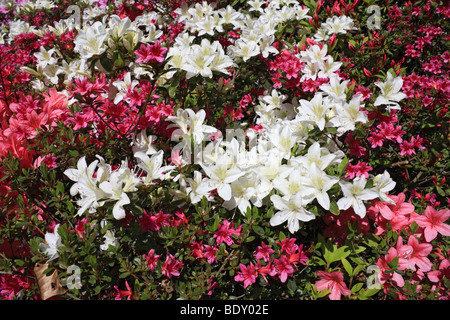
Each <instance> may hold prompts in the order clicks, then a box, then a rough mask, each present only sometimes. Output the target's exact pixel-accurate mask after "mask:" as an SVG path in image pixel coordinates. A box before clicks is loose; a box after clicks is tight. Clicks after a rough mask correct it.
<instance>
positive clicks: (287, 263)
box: [234, 238, 308, 289]
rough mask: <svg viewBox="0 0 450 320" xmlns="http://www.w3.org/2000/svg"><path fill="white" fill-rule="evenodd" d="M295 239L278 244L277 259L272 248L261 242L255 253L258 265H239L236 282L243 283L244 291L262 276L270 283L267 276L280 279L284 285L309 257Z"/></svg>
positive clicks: (287, 239)
mask: <svg viewBox="0 0 450 320" xmlns="http://www.w3.org/2000/svg"><path fill="white" fill-rule="evenodd" d="M295 240H296V239H295V238H286V239H284V240H282V241H281V242H280V241H278V242H277V244H278V245H280V250H279V258H275V257H274V256H273V254H274V253H275V251H274V250H273V249H272V246H270V245H266V244H265V243H264V242H261V245H260V246H258V247H257V248H256V250H255V252H254V257H255V258H256V259H257V260H258V261H257V263H256V265H255V264H254V263H253V262H250V263H249V264H248V265H244V264H243V263H240V264H239V268H240V271H238V272H237V274H236V276H235V277H234V280H235V281H237V282H243V284H244V289H245V288H247V287H248V286H251V285H252V284H254V283H255V282H256V279H257V278H258V276H262V277H263V279H264V281H265V282H266V283H268V280H267V276H270V277H272V278H274V279H279V280H280V281H281V282H282V283H284V282H286V280H287V278H288V277H290V276H292V275H293V273H294V270H295V269H297V265H298V264H299V263H300V264H303V265H306V261H308V257H307V256H306V252H305V251H303V245H302V244H301V245H297V244H295Z"/></svg>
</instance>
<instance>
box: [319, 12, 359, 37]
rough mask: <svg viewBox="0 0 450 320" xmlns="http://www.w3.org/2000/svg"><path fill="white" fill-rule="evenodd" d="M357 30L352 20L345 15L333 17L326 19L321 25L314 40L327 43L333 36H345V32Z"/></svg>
mask: <svg viewBox="0 0 450 320" xmlns="http://www.w3.org/2000/svg"><path fill="white" fill-rule="evenodd" d="M350 30H357V28H356V27H355V24H354V23H353V20H352V18H350V17H347V16H346V15H342V16H334V17H331V18H327V20H326V21H325V22H324V23H322V24H321V26H320V28H319V30H317V32H316V34H315V35H314V38H315V39H316V40H317V41H327V40H328V39H329V38H330V36H331V35H333V34H346V33H347V31H350Z"/></svg>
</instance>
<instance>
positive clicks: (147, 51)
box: [134, 41, 167, 63]
mask: <svg viewBox="0 0 450 320" xmlns="http://www.w3.org/2000/svg"><path fill="white" fill-rule="evenodd" d="M166 52H167V48H166V47H161V43H160V42H159V41H158V42H156V43H155V44H150V45H144V44H141V47H140V48H139V49H138V50H136V51H135V52H134V53H135V54H136V55H137V56H138V57H139V58H138V59H137V60H136V62H137V63H141V62H142V63H148V62H163V61H164V54H165V53H166Z"/></svg>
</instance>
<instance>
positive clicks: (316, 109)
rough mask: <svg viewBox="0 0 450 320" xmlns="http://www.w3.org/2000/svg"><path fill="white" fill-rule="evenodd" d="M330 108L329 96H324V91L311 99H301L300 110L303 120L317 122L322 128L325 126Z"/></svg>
mask: <svg viewBox="0 0 450 320" xmlns="http://www.w3.org/2000/svg"><path fill="white" fill-rule="evenodd" d="M329 109H330V102H329V99H328V97H323V93H322V92H317V93H316V94H315V95H314V98H312V100H311V101H308V100H305V99H301V100H300V106H299V107H298V112H299V114H300V119H301V120H307V121H311V122H313V123H315V124H316V125H317V126H318V127H319V129H320V130H323V129H324V128H325V124H326V118H325V116H326V115H327V113H328V111H329Z"/></svg>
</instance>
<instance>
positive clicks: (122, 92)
mask: <svg viewBox="0 0 450 320" xmlns="http://www.w3.org/2000/svg"><path fill="white" fill-rule="evenodd" d="M138 84H139V81H138V80H131V72H127V73H126V74H125V76H124V78H123V80H116V81H114V82H113V85H114V86H115V87H116V88H117V90H119V92H117V94H116V97H115V98H114V103H115V104H118V103H119V102H120V101H122V100H123V98H124V97H125V96H126V94H127V93H128V89H130V90H131V91H133V89H134V87H136V86H137V85H138Z"/></svg>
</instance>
